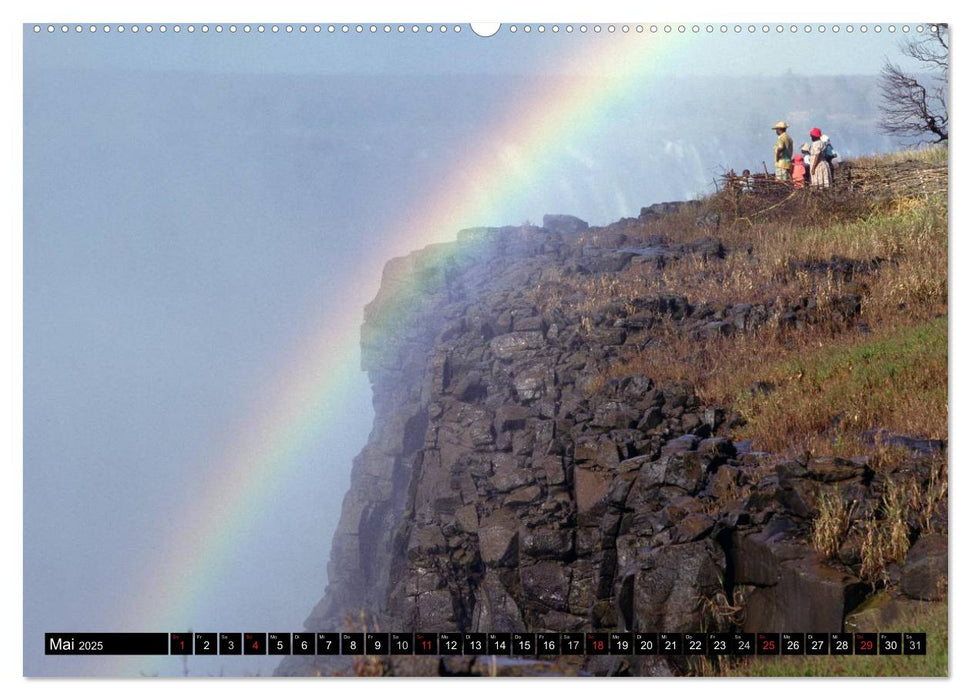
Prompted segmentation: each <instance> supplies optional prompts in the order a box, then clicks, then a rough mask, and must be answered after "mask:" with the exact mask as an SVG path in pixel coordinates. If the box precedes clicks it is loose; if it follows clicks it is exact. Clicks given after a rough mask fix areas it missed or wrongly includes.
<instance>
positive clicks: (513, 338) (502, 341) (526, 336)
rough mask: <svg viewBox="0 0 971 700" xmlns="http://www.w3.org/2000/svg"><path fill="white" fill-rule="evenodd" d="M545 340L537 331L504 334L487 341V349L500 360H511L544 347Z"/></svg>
mask: <svg viewBox="0 0 971 700" xmlns="http://www.w3.org/2000/svg"><path fill="white" fill-rule="evenodd" d="M545 345H546V340H544V338H543V334H542V333H540V332H539V331H516V332H514V333H504V334H503V335H499V336H496V337H495V338H493V339H492V340H490V341H489V349H490V350H491V351H492V354H493V355H495V356H496V357H498V358H499V359H500V360H512V359H514V358H516V357H518V356H519V355H521V354H523V353H526V352H529V351H530V350H538V349H539V348H542V347H545Z"/></svg>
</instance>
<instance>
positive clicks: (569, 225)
mask: <svg viewBox="0 0 971 700" xmlns="http://www.w3.org/2000/svg"><path fill="white" fill-rule="evenodd" d="M589 227H590V226H589V224H587V222H586V221H584V220H583V219H578V218H577V217H575V216H571V215H570V214H544V215H543V228H545V229H546V230H548V231H552V232H553V233H559V234H562V235H564V236H575V235H576V234H578V233H581V232H582V231H586V230H587V229H588V228H589Z"/></svg>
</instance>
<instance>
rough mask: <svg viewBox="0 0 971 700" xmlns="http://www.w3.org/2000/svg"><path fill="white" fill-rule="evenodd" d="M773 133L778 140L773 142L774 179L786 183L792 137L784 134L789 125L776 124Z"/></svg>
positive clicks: (790, 165)
mask: <svg viewBox="0 0 971 700" xmlns="http://www.w3.org/2000/svg"><path fill="white" fill-rule="evenodd" d="M772 128H773V129H775V133H776V134H777V135H778V138H777V139H776V141H775V151H774V159H775V177H776V179H777V180H782V181H783V182H787V181H788V180H789V174H790V172H791V171H792V137H791V136H789V134H787V133H786V130H787V129H788V128H789V125H788V124H786V123H785V122H776V123H775V126H773V127H772Z"/></svg>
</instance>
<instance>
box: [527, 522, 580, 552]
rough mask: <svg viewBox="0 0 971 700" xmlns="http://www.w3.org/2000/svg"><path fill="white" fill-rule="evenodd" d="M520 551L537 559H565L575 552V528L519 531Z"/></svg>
mask: <svg viewBox="0 0 971 700" xmlns="http://www.w3.org/2000/svg"><path fill="white" fill-rule="evenodd" d="M519 551H520V553H522V554H526V555H529V556H531V557H535V558H537V559H565V558H567V557H569V556H570V555H571V554H572V553H573V530H572V529H569V528H559V529H555V530H551V529H542V530H523V531H521V532H520V533H519Z"/></svg>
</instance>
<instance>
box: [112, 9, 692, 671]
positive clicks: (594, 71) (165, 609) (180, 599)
mask: <svg viewBox="0 0 971 700" xmlns="http://www.w3.org/2000/svg"><path fill="white" fill-rule="evenodd" d="M615 26H616V31H615V32H613V33H608V32H607V31H603V32H602V33H601V34H600V35H596V36H595V35H593V33H592V31H590V32H588V33H587V34H588V35H587V36H584V37H583V38H582V39H581V41H582V42H583V44H584V47H583V49H582V50H580V51H577V52H576V53H575V54H574V55H573V56H572V60H570V62H569V63H568V64H567V65H564V66H562V67H561V68H560V69H559V70H558V71H557V75H559V76H562V77H551V78H550V80H549V84H548V86H547V87H546V89H544V90H540V91H538V92H537V94H536V95H535V96H533V97H532V99H531V100H529V101H527V102H526V103H520V104H516V105H515V108H514V109H513V110H512V111H511V112H510V113H509V114H507V115H505V116H504V117H503V118H501V119H500V120H499V122H500V123H499V124H497V126H496V128H494V129H492V130H490V132H489V133H488V134H487V135H486V137H485V138H483V139H482V140H481V141H480V144H479V145H478V147H477V148H475V149H472V151H471V152H470V153H469V155H468V157H467V158H464V159H462V160H460V161H459V162H457V163H456V164H455V166H454V168H453V171H452V175H451V176H450V177H448V178H445V182H447V183H448V185H447V186H446V187H444V188H443V189H442V190H441V191H440V192H438V193H437V194H436V193H433V194H432V195H431V196H429V197H428V198H426V199H425V200H424V201H422V202H420V203H418V204H417V205H416V207H415V209H414V210H413V211H412V212H410V214H409V215H408V216H407V217H405V219H404V221H403V222H402V223H401V225H399V226H398V227H397V228H396V230H394V231H392V232H391V238H390V239H389V240H388V242H387V244H386V245H385V246H384V247H383V248H381V249H380V255H381V256H382V257H385V258H387V257H391V256H394V255H403V254H405V253H408V252H410V251H412V250H416V249H418V248H422V247H424V246H426V245H429V244H432V243H441V242H446V241H449V240H454V237H455V234H456V233H457V232H458V231H459V230H460V229H461V228H464V227H468V226H473V225H492V224H502V223H510V222H501V221H499V222H495V221H492V219H493V218H494V217H496V216H498V215H499V212H501V211H503V210H504V209H505V208H506V205H508V203H509V202H510V201H514V200H515V197H516V195H517V192H519V191H522V190H523V189H525V188H528V187H529V184H530V182H533V181H537V180H539V179H541V178H544V177H546V176H548V175H549V168H550V165H551V161H552V159H551V158H550V156H549V154H550V153H553V152H555V151H557V150H558V149H560V148H562V147H563V146H564V145H569V143H570V142H572V141H575V140H576V139H577V138H578V137H579V136H582V135H584V134H588V133H591V132H594V131H595V130H597V129H598V128H599V127H600V126H601V124H603V120H604V119H605V114H606V113H607V112H609V107H610V106H611V105H612V104H615V103H616V102H617V101H618V100H620V99H622V98H624V97H625V96H626V95H627V94H628V93H629V92H631V91H634V90H638V91H643V90H646V89H653V88H656V87H659V81H660V80H661V79H662V77H663V76H662V75H661V74H662V73H666V74H667V75H670V74H672V73H673V72H674V69H675V68H676V61H677V59H678V57H679V54H680V50H681V49H682V48H683V47H685V46H686V45H688V44H689V43H690V41H689V39H688V37H687V36H686V35H682V34H680V33H678V31H677V28H671V30H670V31H669V32H665V31H664V28H663V27H658V28H657V32H656V33H652V32H651V31H650V26H649V25H640V26H641V28H642V29H641V31H637V27H638V25H635V24H630V25H628V27H629V31H627V32H623V31H622V25H615ZM604 30H606V26H605V27H604ZM519 38H521V39H522V40H545V41H571V40H573V39H575V38H579V37H571V36H545V37H540V36H526V35H522V36H521V37H519ZM470 40H473V41H489V40H488V39H479V38H472V39H470ZM665 69H667V71H665ZM360 325H361V310H360V309H359V308H349V309H344V310H342V311H341V312H340V315H339V316H338V317H337V318H324V319H321V321H320V323H319V324H318V325H317V327H318V328H319V329H321V330H320V331H319V332H318V334H317V335H315V336H312V337H310V338H309V339H308V340H307V341H306V342H305V343H303V344H302V346H301V347H299V348H296V349H295V351H294V352H292V353H291V354H290V355H289V356H287V357H285V358H282V361H281V362H280V364H279V367H280V373H279V377H278V381H277V382H276V385H275V386H276V390H275V392H274V395H273V396H268V397H263V400H262V401H261V409H260V410H258V411H256V412H255V413H254V414H253V415H252V417H251V418H250V419H249V421H247V423H246V426H245V429H244V430H241V431H240V432H239V435H238V436H236V439H234V440H231V443H232V449H231V450H229V451H228V452H227V454H225V455H224V456H223V457H222V458H221V459H220V460H218V462H217V463H216V464H214V465H213V466H212V467H211V468H210V469H209V470H208V473H207V474H205V475H204V477H203V478H204V480H205V483H203V484H201V485H200V486H199V487H198V488H197V489H194V495H193V496H192V497H191V499H190V500H191V502H189V503H186V505H185V507H184V508H182V509H181V510H180V512H181V513H183V514H188V515H189V517H190V520H189V521H188V522H186V521H185V520H181V521H180V522H179V523H178V525H177V526H175V527H174V528H173V531H172V533H171V536H170V537H168V538H166V542H165V543H164V545H163V548H162V549H161V551H159V552H158V553H157V555H156V556H154V557H153V561H155V562H158V565H157V566H156V567H154V568H153V570H152V571H151V572H146V578H147V579H148V581H146V582H143V583H142V584H141V585H140V586H139V587H138V588H136V589H135V590H138V591H141V594H140V595H136V596H133V597H132V598H131V599H130V600H128V601H126V602H125V603H126V604H125V605H124V608H125V609H124V610H123V611H119V612H118V620H119V624H120V625H123V626H124V627H125V628H126V629H129V630H130V631H175V630H179V629H183V628H184V627H185V623H184V620H187V619H193V617H192V616H193V610H194V609H195V606H196V605H197V604H198V601H200V600H203V599H204V597H205V596H206V595H209V594H210V591H211V590H212V587H213V586H214V585H215V584H216V583H217V581H218V580H219V577H220V574H221V572H222V571H223V570H224V569H225V565H226V562H227V559H228V557H229V556H230V555H231V554H232V553H233V552H235V551H238V549H239V547H240V546H242V545H241V544H240V540H239V534H240V533H241V532H243V531H245V529H246V528H247V527H248V526H249V525H248V524H247V523H246V519H247V515H248V514H249V513H252V512H253V511H254V509H257V510H258V506H259V505H260V504H261V503H268V502H271V499H274V498H276V497H285V485H286V480H287V476H288V473H289V471H290V470H293V469H294V467H295V465H296V464H297V463H298V462H299V457H300V456H301V455H303V454H305V453H306V451H307V450H308V448H309V447H310V446H311V445H312V444H313V443H314V441H315V440H317V439H319V437H320V435H323V434H326V432H327V430H328V426H329V425H330V424H331V423H332V422H333V420H334V418H335V416H336V415H337V414H338V412H339V411H340V406H341V398H342V397H343V396H345V395H346V392H347V391H348V390H349V387H350V386H351V380H352V379H353V378H354V376H355V374H356V373H357V372H358V371H359V362H360V359H359V357H360V354H359V353H360V351H359V342H360ZM194 533H205V534H203V535H201V536H200V535H198V534H194ZM162 572H164V575H163V573H162ZM119 661H120V668H119V669H118V672H117V673H115V674H112V675H134V674H136V673H137V672H138V669H139V668H140V667H141V664H142V662H141V661H140V660H139V659H138V658H137V657H134V658H133V659H128V660H124V659H120V660H119Z"/></svg>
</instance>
